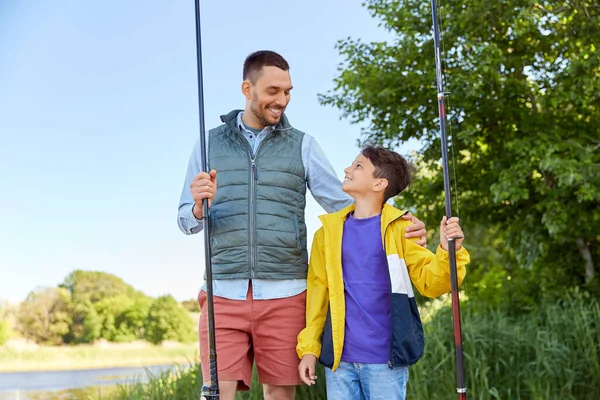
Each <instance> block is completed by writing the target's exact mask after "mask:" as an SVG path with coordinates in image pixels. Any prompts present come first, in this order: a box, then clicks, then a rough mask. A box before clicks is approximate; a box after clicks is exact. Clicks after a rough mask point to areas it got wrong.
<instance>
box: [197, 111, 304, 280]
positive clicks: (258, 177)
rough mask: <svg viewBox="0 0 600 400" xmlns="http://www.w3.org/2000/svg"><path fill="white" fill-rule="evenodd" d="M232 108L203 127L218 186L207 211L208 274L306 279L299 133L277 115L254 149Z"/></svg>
mask: <svg viewBox="0 0 600 400" xmlns="http://www.w3.org/2000/svg"><path fill="white" fill-rule="evenodd" d="M239 112H240V110H234V111H232V112H230V113H229V114H227V115H224V116H221V120H222V121H223V122H224V124H223V125H221V126H219V127H217V128H215V129H212V130H211V131H210V132H209V144H208V156H207V157H208V163H209V166H210V168H211V169H214V170H216V171H217V185H218V186H217V195H216V196H215V199H214V201H213V203H212V206H211V209H210V212H209V216H210V222H211V237H210V239H211V253H212V267H213V279H238V278H244V279H306V273H307V269H308V253H307V250H306V225H305V222H304V209H305V206H306V175H305V171H304V164H303V162H302V138H303V137H304V133H302V132H300V131H298V130H296V129H294V128H292V127H291V126H290V124H289V122H288V121H287V118H286V117H285V115H283V116H282V118H281V122H280V123H279V125H277V127H276V129H275V130H274V131H273V132H271V133H269V134H268V135H267V136H266V137H265V138H264V139H263V141H262V142H261V143H260V145H259V147H258V149H257V151H256V155H255V156H253V155H252V149H251V147H250V144H249V143H248V141H247V140H246V138H244V136H243V134H242V133H241V132H240V131H239V129H238V128H237V126H236V117H237V115H238V113H239Z"/></svg>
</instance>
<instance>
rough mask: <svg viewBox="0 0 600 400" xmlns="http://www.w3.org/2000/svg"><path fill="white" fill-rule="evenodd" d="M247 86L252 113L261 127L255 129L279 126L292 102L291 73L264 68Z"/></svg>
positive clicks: (245, 91)
mask: <svg viewBox="0 0 600 400" xmlns="http://www.w3.org/2000/svg"><path fill="white" fill-rule="evenodd" d="M253 80H254V83H252V80H248V81H246V82H248V85H247V86H243V90H244V95H246V98H247V99H248V103H249V106H250V111H251V112H252V113H253V114H254V117H255V118H256V121H257V122H258V123H259V124H260V125H261V126H257V127H254V128H264V127H265V126H272V125H277V124H278V123H279V121H280V120H281V116H282V115H283V112H284V111H285V108H286V107H287V105H288V103H289V102H290V91H291V90H292V80H291V78H290V73H289V71H284V70H282V69H279V68H277V67H271V66H268V67H263V69H262V71H261V72H260V73H257V74H256V77H254V79H253ZM246 82H244V84H246Z"/></svg>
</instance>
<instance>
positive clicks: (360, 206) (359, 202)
mask: <svg viewBox="0 0 600 400" xmlns="http://www.w3.org/2000/svg"><path fill="white" fill-rule="evenodd" d="M354 200H355V203H356V208H355V209H354V218H356V219H364V218H371V217H374V216H376V215H379V214H381V209H382V208H383V204H382V203H381V200H380V199H356V198H355V199H354Z"/></svg>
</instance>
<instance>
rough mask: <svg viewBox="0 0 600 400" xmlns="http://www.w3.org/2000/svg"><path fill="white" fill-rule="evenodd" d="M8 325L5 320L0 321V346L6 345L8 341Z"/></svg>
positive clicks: (9, 329)
mask: <svg viewBox="0 0 600 400" xmlns="http://www.w3.org/2000/svg"><path fill="white" fill-rule="evenodd" d="M10 331H11V328H10V323H9V322H8V320H7V319H2V320H0V346H3V345H4V344H6V342H7V341H8V339H10Z"/></svg>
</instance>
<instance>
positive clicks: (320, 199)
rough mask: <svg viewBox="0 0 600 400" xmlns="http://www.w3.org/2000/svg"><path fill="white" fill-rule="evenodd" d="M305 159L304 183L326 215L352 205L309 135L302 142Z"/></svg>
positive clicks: (350, 199) (326, 160)
mask: <svg viewBox="0 0 600 400" xmlns="http://www.w3.org/2000/svg"><path fill="white" fill-rule="evenodd" d="M302 154H303V158H304V159H305V164H304V165H305V169H306V183H307V186H308V189H309V190H310V192H311V193H312V195H313V197H314V198H315V200H316V201H317V203H319V205H320V206H321V207H323V209H324V210H325V211H327V212H328V213H331V212H335V211H339V210H341V209H342V208H344V207H346V206H348V205H350V204H351V203H352V198H351V197H350V196H349V195H348V194H346V193H344V192H343V191H342V182H341V181H340V180H339V178H338V177H337V175H336V173H335V171H334V169H333V166H332V165H331V163H330V162H329V160H328V159H327V157H326V156H325V153H324V152H323V150H322V149H321V146H319V144H318V143H317V141H316V140H315V139H314V138H313V137H312V136H310V135H308V134H305V135H304V139H303V142H302Z"/></svg>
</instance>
